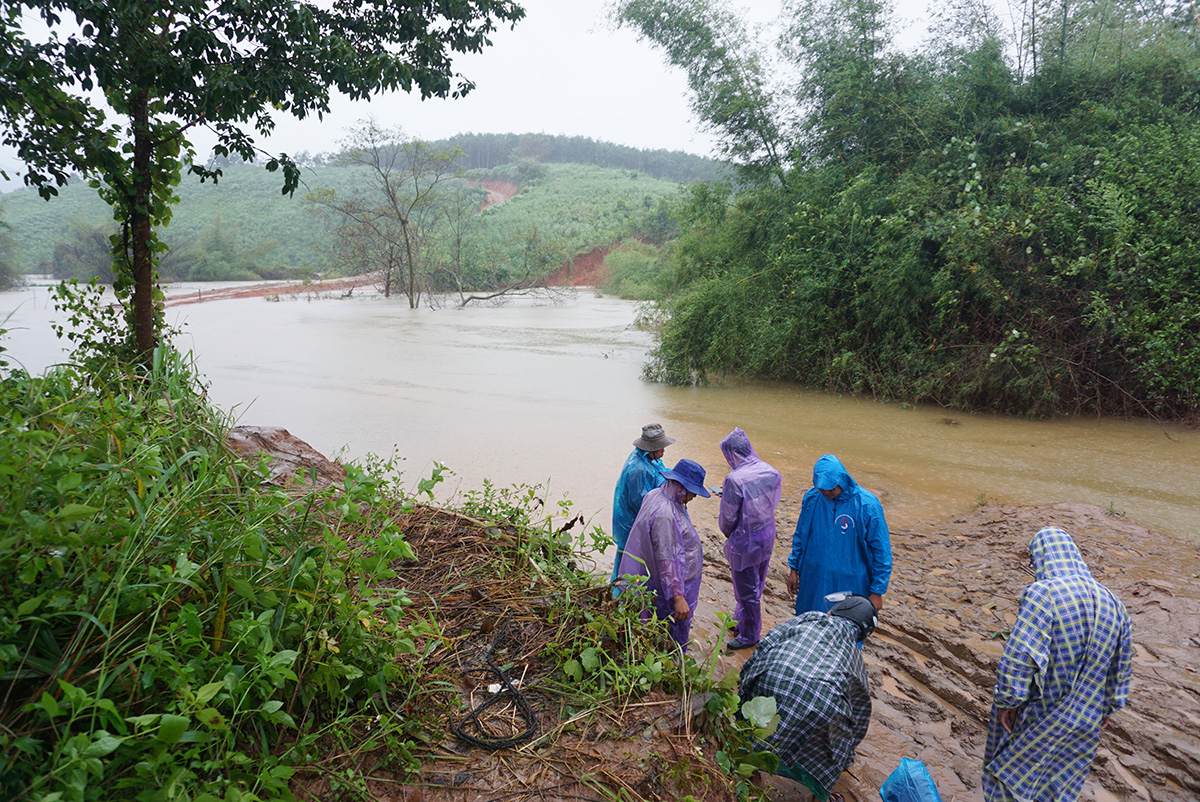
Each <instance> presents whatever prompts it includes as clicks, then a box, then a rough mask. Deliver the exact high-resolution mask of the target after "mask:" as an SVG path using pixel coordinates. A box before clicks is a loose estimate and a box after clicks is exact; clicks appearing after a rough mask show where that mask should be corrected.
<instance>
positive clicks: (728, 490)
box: [717, 429, 783, 651]
mask: <svg viewBox="0 0 1200 802" xmlns="http://www.w3.org/2000/svg"><path fill="white" fill-rule="evenodd" d="M721 453H722V454H724V455H725V461H726V462H728V463H729V467H730V468H731V470H730V472H729V474H728V475H727V476H726V477H725V484H724V486H723V487H722V489H721V512H720V515H719V516H718V518H717V525H718V526H719V527H720V528H721V533H722V534H724V535H725V558H726V559H728V560H729V568H730V570H731V572H732V573H733V597H734V600H735V604H734V608H733V620H734V621H735V622H736V624H737V632H736V635H735V637H734V639H733V640H731V641H730V642H729V649H730V650H731V651H732V650H737V649H748V648H749V647H751V646H753V645H754V644H756V643H758V638H759V636H760V635H761V634H762V595H763V589H764V588H765V587H766V584H767V566H768V565H769V564H770V562H771V552H772V551H773V550H774V548H775V507H776V505H777V504H779V497H780V495H782V493H783V478H782V477H781V476H780V475H779V471H777V470H775V469H774V468H772V467H771V466H770V465H769V464H767V463H766V462H763V461H762V460H761V459H759V456H758V454H756V453H755V452H754V448H753V446H751V445H750V438H749V437H747V436H746V433H745V432H743V431H742V430H741V429H734V430H733V431H732V432H730V433H729V436H727V437H726V438H725V439H724V440H722V441H721Z"/></svg>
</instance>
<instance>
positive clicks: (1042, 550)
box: [1029, 526, 1092, 581]
mask: <svg viewBox="0 0 1200 802" xmlns="http://www.w3.org/2000/svg"><path fill="white" fill-rule="evenodd" d="M1029 560H1030V562H1032V563H1033V570H1034V572H1035V573H1036V575H1037V578H1038V580H1039V581H1041V580H1045V579H1051V578H1055V577H1067V576H1072V575H1074V576H1086V577H1091V575H1092V572H1091V571H1089V570H1088V567H1087V563H1085V562H1084V561H1083V555H1082V554H1080V553H1079V547H1078V546H1076V545H1075V541H1074V540H1072V539H1071V536H1070V535H1069V534H1067V533H1066V532H1064V531H1063V530H1062V529H1059V528H1058V527H1057V526H1047V527H1045V528H1044V529H1042V530H1041V531H1039V532H1038V533H1037V534H1036V535H1034V536H1033V539H1032V540H1031V541H1029Z"/></svg>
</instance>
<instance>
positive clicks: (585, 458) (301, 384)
mask: <svg viewBox="0 0 1200 802" xmlns="http://www.w3.org/2000/svg"><path fill="white" fill-rule="evenodd" d="M12 310H16V311H15V312H14V314H13V316H12V318H11V319H10V320H9V322H8V324H7V325H6V327H7V328H9V329H10V331H11V333H10V335H9V337H8V338H7V340H6V345H7V347H8V349H9V356H10V357H12V358H16V359H17V360H19V361H21V362H22V363H23V364H25V365H26V367H27V368H28V369H30V370H31V371H38V370H41V369H43V368H44V367H45V366H46V365H48V364H51V363H52V362H54V361H57V360H59V359H61V358H62V356H61V351H60V349H59V346H58V343H57V341H56V340H55V339H54V337H53V334H52V333H51V332H50V329H49V326H48V322H47V321H48V319H49V318H50V317H51V316H52V312H51V311H50V310H48V309H47V304H46V295H45V290H44V289H37V290H30V289H26V290H21V291H16V292H10V293H3V294H0V319H3V316H4V315H6V314H8V312H9V311H12ZM635 312H636V306H635V305H634V304H631V303H628V302H625V301H621V300H617V299H614V298H609V297H600V296H598V295H597V294H596V293H594V292H593V291H590V290H580V291H577V292H576V293H574V294H573V295H572V296H571V297H570V300H569V301H568V302H567V303H564V304H560V305H533V304H530V303H528V302H521V303H514V304H510V305H507V306H499V307H489V308H484V307H481V308H468V309H466V310H455V309H451V308H443V309H438V310H431V309H418V310H411V309H409V308H408V304H407V302H406V301H405V300H403V299H391V300H388V299H383V298H380V297H358V294H357V293H356V297H354V298H350V299H343V298H315V299H314V298H306V297H304V296H293V297H285V298H284V300H281V301H277V302H269V301H266V300H264V299H261V298H259V299H245V300H229V301H212V302H207V303H203V304H194V305H188V306H179V307H172V308H170V309H168V317H169V318H170V319H172V320H174V321H177V322H179V323H182V324H183V325H184V336H183V338H182V340H181V341H180V345H181V346H182V347H184V348H191V349H193V350H194V352H195V355H196V359H197V362H198V364H199V366H200V369H201V371H202V372H203V373H204V375H205V376H206V380H207V381H208V382H209V385H210V393H211V396H212V397H213V399H214V400H215V401H216V402H217V403H218V404H219V405H220V406H222V407H223V408H225V409H227V410H230V411H231V412H232V413H233V415H234V416H235V417H236V418H237V419H238V421H239V422H241V423H248V424H262V425H278V426H283V427H285V428H287V429H289V430H290V431H291V432H292V433H293V434H295V435H297V436H298V437H301V438H303V439H305V440H307V441H308V442H310V443H311V444H312V445H313V446H314V447H316V448H317V449H318V450H320V451H322V452H324V453H326V454H329V455H336V454H341V455H343V456H349V457H361V456H363V455H364V454H367V453H369V452H373V453H376V454H380V455H389V454H391V453H392V452H393V450H395V451H396V452H397V453H398V454H399V455H400V456H402V457H404V458H405V461H404V463H403V469H404V471H405V478H406V480H407V481H409V482H410V483H413V484H415V482H416V481H417V480H418V479H419V478H421V477H423V476H427V475H428V474H429V472H430V470H431V469H432V467H433V463H434V461H435V460H436V461H438V462H441V463H443V464H445V465H447V466H449V467H450V469H451V470H453V471H454V473H455V475H454V476H453V477H450V479H449V481H448V482H447V484H446V485H443V486H442V488H439V495H440V496H442V497H445V496H447V495H449V493H450V492H453V491H454V490H461V489H469V488H473V487H476V486H478V485H479V483H480V482H481V481H482V480H483V479H484V478H485V477H486V478H489V479H491V480H492V481H493V482H495V483H497V484H501V485H510V484H516V483H527V484H536V483H541V484H547V483H548V484H549V488H550V496H551V498H552V499H556V498H558V497H560V496H561V495H562V494H563V493H567V494H569V495H570V497H571V499H572V500H573V501H574V502H575V504H576V507H577V508H578V511H581V512H583V513H584V514H585V515H586V516H589V517H592V518H593V523H600V524H603V525H604V526H605V527H606V528H607V524H608V520H609V515H610V511H609V503H610V501H611V494H612V488H613V485H614V483H615V480H616V477H617V473H618V472H619V470H620V467H621V464H622V462H623V460H624V458H625V456H626V454H628V453H629V451H630V449H631V448H632V445H631V443H632V440H633V439H634V438H635V437H636V436H637V434H638V432H639V430H640V428H641V425H642V424H643V423H649V422H651V421H660V422H662V423H663V424H664V425H665V426H666V428H667V431H668V433H669V434H670V435H672V436H673V437H675V438H677V439H678V441H679V442H678V443H677V444H676V445H674V446H672V447H671V448H670V449H668V450H667V457H666V461H667V462H668V464H673V463H674V461H675V460H677V459H679V458H680V457H690V458H692V459H695V460H697V461H698V462H700V463H701V464H702V465H704V467H705V468H706V469H708V472H709V484H716V485H719V484H720V481H721V478H722V477H723V476H724V474H725V471H726V466H725V464H724V460H723V459H722V457H721V453H720V449H719V448H718V446H717V444H718V442H719V441H720V440H721V438H722V437H724V436H725V435H726V434H728V433H729V431H730V430H731V429H732V428H733V427H734V426H741V427H742V428H743V429H745V430H746V431H747V433H748V434H749V436H750V439H751V442H752V443H753V444H754V446H755V448H756V449H757V450H758V452H759V454H760V455H761V456H762V457H763V458H764V459H766V460H768V461H769V462H772V463H773V464H774V465H775V466H776V467H777V468H778V469H779V470H780V471H781V472H782V473H783V475H784V494H785V496H792V497H799V495H801V494H802V493H803V492H804V490H805V489H806V488H807V487H808V486H809V484H810V481H811V478H812V464H813V461H814V460H815V459H816V458H817V457H819V456H820V455H821V454H824V453H827V452H829V453H834V454H837V455H838V456H839V458H841V460H842V462H843V463H844V464H845V465H846V467H847V469H848V470H849V471H850V473H851V475H852V476H854V477H855V479H856V480H857V481H858V482H859V483H860V484H863V485H865V486H867V487H869V488H871V489H872V490H875V491H876V492H877V493H878V494H879V495H880V496H882V497H883V499H884V505H885V510H886V511H887V515H888V518H889V521H891V522H892V523H893V525H900V526H912V525H916V524H918V523H919V522H920V521H922V520H937V519H945V518H949V517H952V516H955V515H957V514H959V513H961V512H963V511H966V510H968V509H971V508H972V507H973V506H975V504H976V503H977V502H978V501H980V500H982V499H985V498H986V499H989V500H994V501H1005V502H1013V503H1022V504H1043V503H1052V502H1059V501H1080V502H1086V503H1090V504H1096V505H1099V506H1101V507H1106V508H1109V507H1111V508H1112V509H1113V510H1114V511H1116V512H1123V513H1125V514H1126V515H1127V516H1128V517H1130V518H1132V519H1133V520H1136V521H1138V522H1140V523H1143V524H1146V525H1148V526H1151V527H1153V528H1156V529H1159V530H1161V531H1164V532H1166V533H1168V534H1172V535H1175V536H1178V537H1180V538H1185V539H1188V540H1191V539H1195V538H1200V432H1196V431H1192V430H1187V429H1184V428H1182V427H1177V426H1170V425H1167V426H1164V425H1160V424H1156V423H1151V422H1144V421H1124V420H1111V419H1095V418H1064V419H1059V420H1052V421H1038V422H1031V421H1025V420H1019V419H1014V418H1005V417H995V416H986V415H968V414H964V413H956V412H950V411H947V410H943V409H939V408H933V407H917V408H906V407H904V406H902V405H898V404H884V403H877V402H873V401H869V400H865V399H859V398H854V397H847V396H834V395H828V394H824V393H816V392H807V391H804V390H800V389H797V388H795V387H790V386H783V385H777V384H737V385H731V386H721V387H703V388H673V387H665V386H660V385H655V384H649V383H646V382H643V381H642V380H641V378H640V371H641V367H642V364H643V362H644V361H645V356H646V352H647V349H648V348H649V347H650V345H651V337H650V335H649V334H647V333H646V332H644V331H640V330H638V329H636V328H635V327H634V326H633V321H634V317H635ZM694 503H697V504H700V503H706V502H704V501H703V500H698V501H697V502H694ZM707 503H710V504H711V503H713V502H707Z"/></svg>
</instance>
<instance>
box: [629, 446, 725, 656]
mask: <svg viewBox="0 0 1200 802" xmlns="http://www.w3.org/2000/svg"><path fill="white" fill-rule="evenodd" d="M663 479H664V480H665V481H664V482H663V484H662V485H661V486H660V487H656V488H655V489H654V490H651V491H650V492H649V493H647V494H646V497H645V498H644V499H642V507H641V510H639V511H638V515H637V519H636V520H634V522H633V528H632V529H631V530H630V532H629V540H628V541H627V542H626V543H625V553H624V554H623V555H622V557H621V564H620V567H619V568H618V575H619V576H620V577H621V579H620V580H619V581H620V583H621V584H623V585H625V586H628V585H630V584H632V583H633V582H636V581H639V580H638V579H637V578H638V577H645V579H644V580H641V581H644V582H645V587H646V589H647V590H649V591H650V594H649V596H648V600H649V602H648V603H649V606H647V607H646V608H645V609H644V610H643V611H642V620H644V621H648V620H650V618H651V617H654V618H657V619H659V620H662V621H670V622H671V625H670V633H671V637H672V638H674V640H675V642H676V643H678V644H679V646H680V648H681V649H682V650H683V651H685V652H686V651H687V643H688V635H689V634H690V632H691V629H692V617H693V616H694V615H695V614H696V603H697V602H698V601H699V600H700V574H701V571H702V570H703V568H704V548H703V546H701V544H700V536H699V535H698V534H697V533H696V527H694V526H693V525H692V519H691V518H690V517H689V516H688V511H687V503H688V502H689V501H691V500H692V499H694V498H695V497H696V496H704V497H705V498H709V496H710V494H709V492H708V491H707V490H705V489H704V468H702V467H700V465H699V464H698V463H695V462H693V461H692V460H690V459H681V460H679V462H677V463H676V464H675V467H674V468H672V469H671V470H669V471H666V472H664V473H663Z"/></svg>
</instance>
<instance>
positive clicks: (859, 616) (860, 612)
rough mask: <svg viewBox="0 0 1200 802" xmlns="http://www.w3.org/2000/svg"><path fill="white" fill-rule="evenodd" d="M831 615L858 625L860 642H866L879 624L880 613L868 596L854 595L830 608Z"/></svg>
mask: <svg viewBox="0 0 1200 802" xmlns="http://www.w3.org/2000/svg"><path fill="white" fill-rule="evenodd" d="M829 614H830V615H836V616H838V617H839V618H845V619H847V620H850V621H853V622H854V623H855V624H857V625H858V640H860V641H862V640H865V639H866V637H867V636H868V635H870V634H871V633H872V632H874V631H875V625H876V624H878V623H879V612H878V611H877V610H876V609H875V605H874V604H872V603H871V600H870V599H868V598H867V597H866V596H858V595H855V594H853V593H851V594H850V595H848V596H847V597H846V598H844V599H842V600H841V601H840V602H838V603H837V604H835V605H833V607H831V608H829Z"/></svg>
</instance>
